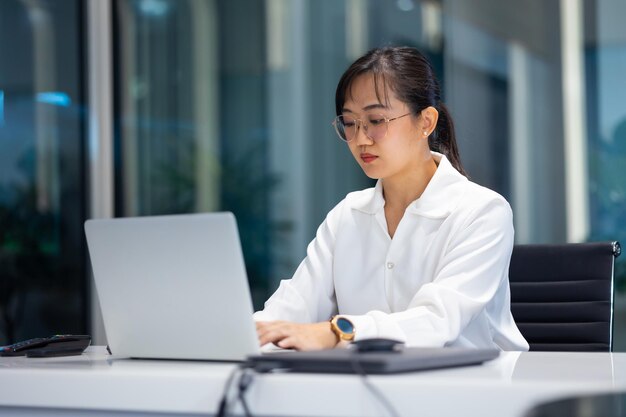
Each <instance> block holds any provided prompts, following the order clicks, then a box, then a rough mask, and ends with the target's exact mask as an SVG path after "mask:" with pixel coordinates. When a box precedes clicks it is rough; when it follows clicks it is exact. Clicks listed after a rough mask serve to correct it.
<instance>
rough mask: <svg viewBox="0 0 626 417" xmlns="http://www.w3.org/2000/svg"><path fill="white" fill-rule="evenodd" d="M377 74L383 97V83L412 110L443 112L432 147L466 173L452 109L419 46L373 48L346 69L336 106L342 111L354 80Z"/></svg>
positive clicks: (386, 98)
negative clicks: (443, 100) (442, 97)
mask: <svg viewBox="0 0 626 417" xmlns="http://www.w3.org/2000/svg"><path fill="white" fill-rule="evenodd" d="M367 73H371V74H373V75H374V86H375V88H376V95H377V97H378V99H379V100H380V95H379V88H378V86H379V84H380V83H381V82H382V85H383V89H382V91H383V92H384V94H385V97H384V98H385V100H384V101H382V100H380V101H381V103H385V102H388V97H387V88H385V87H388V88H389V90H390V91H392V92H393V93H394V94H395V96H396V97H397V98H398V99H399V100H400V101H402V102H404V103H406V104H407V105H408V106H409V109H410V111H411V113H412V114H413V115H414V116H415V115H418V114H419V113H420V112H421V111H422V110H424V109H425V108H427V107H429V106H432V107H434V108H435V109H437V111H438V112H439V119H438V120H437V126H436V127H435V130H434V131H433V133H431V135H430V136H429V137H428V145H429V147H430V149H431V150H433V151H435V152H440V153H442V154H444V155H446V157H447V158H448V160H449V161H450V163H451V164H452V166H454V167H455V168H456V169H457V170H458V171H459V172H460V173H462V174H464V175H465V170H464V169H463V166H462V165H461V158H460V156H459V149H458V146H457V143H456V137H455V134H454V124H453V122H452V117H450V112H449V111H448V109H447V108H446V106H445V105H444V104H443V103H442V102H441V92H440V88H439V81H438V80H437V77H436V76H435V73H434V71H433V69H432V67H431V65H430V63H429V62H428V60H427V59H426V58H425V57H424V55H422V54H421V53H420V52H419V51H418V50H417V49H415V48H410V47H384V48H376V49H372V50H371V51H369V52H368V53H366V54H365V55H363V56H362V57H361V58H359V59H357V60H356V61H354V63H353V64H352V65H350V67H349V68H348V69H347V70H346V72H344V73H343V75H342V76H341V79H340V80H339V84H338V85H337V92H336V94H335V110H336V112H337V115H340V114H341V113H342V110H343V105H344V103H345V101H346V96H347V95H350V89H351V88H352V83H353V82H354V80H355V79H356V78H357V77H359V76H360V75H363V74H367Z"/></svg>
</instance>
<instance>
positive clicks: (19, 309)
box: [0, 0, 86, 345]
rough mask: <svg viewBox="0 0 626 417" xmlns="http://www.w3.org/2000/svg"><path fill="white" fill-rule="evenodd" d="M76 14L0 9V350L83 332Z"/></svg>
mask: <svg viewBox="0 0 626 417" xmlns="http://www.w3.org/2000/svg"><path fill="white" fill-rule="evenodd" d="M80 16H81V5H80V2H79V1H71V0H68V1H63V2H58V1H54V0H41V1H36V2H24V1H17V0H6V1H2V2H1V3H0V39H2V42H0V56H2V57H3V58H2V59H1V60H0V345H2V344H5V343H9V342H12V341H15V340H19V339H25V338H30V337H36V336H37V337H41V336H48V335H52V334H57V333H83V332H85V331H86V307H85V306H86V301H85V291H86V289H85V282H86V278H85V276H86V275H85V274H86V269H85V262H84V256H85V249H84V243H83V240H84V239H83V231H82V223H83V220H84V213H85V205H84V200H85V199H84V168H83V140H82V138H83V123H84V100H83V90H82V84H81V81H82V77H83V73H82V71H83V68H82V65H81V57H82V50H81V48H82V44H81V39H82V32H81V20H80V19H81V18H80Z"/></svg>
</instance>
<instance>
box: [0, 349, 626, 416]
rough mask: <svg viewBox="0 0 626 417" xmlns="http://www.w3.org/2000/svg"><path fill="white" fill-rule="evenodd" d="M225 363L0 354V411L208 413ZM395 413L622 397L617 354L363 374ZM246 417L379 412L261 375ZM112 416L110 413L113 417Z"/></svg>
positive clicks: (364, 400) (623, 371) (327, 378)
mask: <svg viewBox="0 0 626 417" xmlns="http://www.w3.org/2000/svg"><path fill="white" fill-rule="evenodd" d="M233 368H234V365H230V364H216V363H207V362H182V361H146V360H129V359H121V358H115V357H111V356H108V355H106V354H105V352H104V349H103V348H101V347H96V348H90V349H88V351H87V353H86V354H83V355H82V356H80V357H67V358H48V359H34V358H33V359H31V358H23V357H20V358H0V387H1V388H0V415H3V416H4V415H18V416H33V415H48V416H50V415H54V416H57V415H58V416H61V415H63V416H71V415H81V416H82V415H87V416H104V415H107V416H110V415H122V414H125V415H133V416H135V417H138V416H147V415H152V414H153V413H159V415H161V416H166V415H167V416H182V415H199V414H204V415H207V414H209V415H210V414H214V413H215V412H216V410H217V404H218V401H219V399H220V397H221V394H222V389H223V386H224V384H225V382H226V379H227V377H228V375H229V374H230V372H231V370H232V369H233ZM370 380H371V381H372V383H373V384H375V385H376V386H377V387H378V388H379V389H380V390H381V391H382V392H383V393H384V394H385V395H386V396H387V398H389V399H390V400H391V402H392V403H393V404H394V406H395V407H396V409H397V410H398V412H399V413H400V414H401V415H402V416H420V417H430V416H432V417H446V416H454V417H458V416H464V417H471V416H481V417H491V416H493V417H507V416H511V417H518V416H521V415H522V414H523V412H524V411H525V410H527V409H528V408H529V407H530V406H531V405H534V404H535V403H536V402H538V401H543V400H549V399H554V398H558V397H563V396H567V395H571V394H579V393H594V392H615V391H626V353H613V354H608V353H541V352H531V353H522V354H519V353H503V354H502V355H501V356H500V358H498V359H496V360H494V361H491V362H488V363H486V364H484V365H482V366H472V367H464V368H454V369H444V370H436V371H428V372H419V373H409V374H400V375H394V376H373V377H370ZM246 398H247V399H248V404H249V406H250V409H251V411H252V413H253V415H254V416H337V417H339V416H354V417H368V416H384V415H386V414H385V411H384V409H383V408H382V407H381V406H380V404H379V403H378V402H377V401H376V400H375V398H373V396H372V395H371V394H370V393H369V391H368V390H367V389H366V388H365V387H364V385H363V384H362V382H361V381H360V380H359V378H358V377H355V376H351V375H316V374H266V375H259V376H258V377H256V378H255V380H254V382H253V383H252V385H251V386H250V388H249V390H248V392H247V394H246ZM118 413H119V414H118Z"/></svg>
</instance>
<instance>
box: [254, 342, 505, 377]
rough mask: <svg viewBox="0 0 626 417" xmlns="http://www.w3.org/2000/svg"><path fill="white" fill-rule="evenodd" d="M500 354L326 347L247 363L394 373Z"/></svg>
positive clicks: (278, 367) (492, 351) (477, 360)
mask: <svg viewBox="0 0 626 417" xmlns="http://www.w3.org/2000/svg"><path fill="white" fill-rule="evenodd" d="M499 353H500V352H499V351H498V350H495V349H462V348H405V349H403V350H401V351H397V352H358V351H356V350H353V349H329V350H320V351H315V352H277V353H272V354H269V355H253V356H250V357H248V362H247V364H248V365H249V366H250V367H251V368H254V369H256V370H258V371H260V372H269V371H273V370H285V371H290V372H315V373H344V374H345V373H361V372H363V373H366V374H393V373H401V372H414V371H422V370H430V369H439V368H450V367H456V366H466V365H477V364H481V363H483V362H485V361H488V360H491V359H495V358H497V357H498V355H499Z"/></svg>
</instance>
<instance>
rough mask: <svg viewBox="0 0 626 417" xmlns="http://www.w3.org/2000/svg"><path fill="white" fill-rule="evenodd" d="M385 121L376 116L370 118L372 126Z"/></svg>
mask: <svg viewBox="0 0 626 417" xmlns="http://www.w3.org/2000/svg"><path fill="white" fill-rule="evenodd" d="M383 123H385V119H381V118H374V119H370V124H371V125H372V126H378V125H380V124H383Z"/></svg>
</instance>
